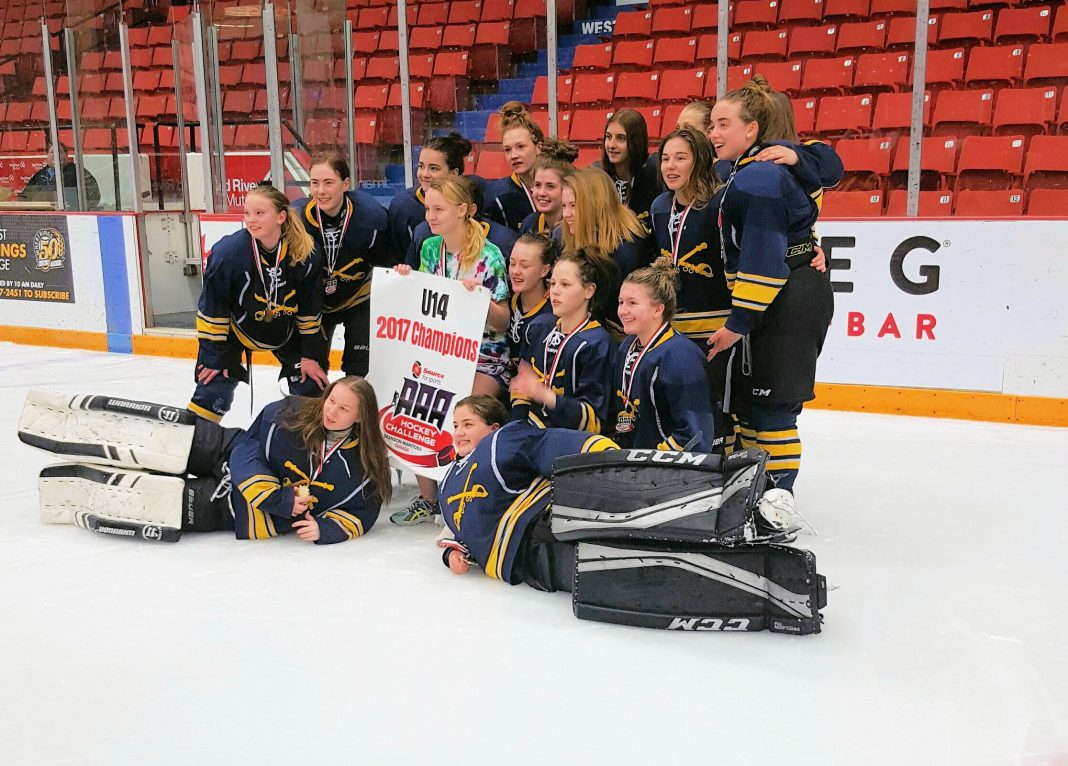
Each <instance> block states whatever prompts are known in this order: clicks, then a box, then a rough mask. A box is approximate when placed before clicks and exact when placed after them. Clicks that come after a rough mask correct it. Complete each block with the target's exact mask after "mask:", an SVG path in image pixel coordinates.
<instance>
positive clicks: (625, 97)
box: [615, 71, 703, 106]
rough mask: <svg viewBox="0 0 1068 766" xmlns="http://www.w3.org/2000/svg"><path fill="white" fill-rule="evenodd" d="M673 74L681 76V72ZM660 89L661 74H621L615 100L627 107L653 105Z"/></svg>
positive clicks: (618, 78)
mask: <svg viewBox="0 0 1068 766" xmlns="http://www.w3.org/2000/svg"><path fill="white" fill-rule="evenodd" d="M672 74H679V71H673V72H672ZM702 84H703V83H702ZM659 88H660V73H659V72H621V73H620V74H619V77H617V78H616V96H615V98H616V101H619V102H621V103H622V104H625V105H627V106H632V105H634V104H637V103H642V104H651V103H653V102H655V101H656V94H657V91H658V90H659Z"/></svg>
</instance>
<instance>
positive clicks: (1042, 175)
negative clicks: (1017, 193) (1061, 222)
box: [1024, 136, 1068, 215]
mask: <svg viewBox="0 0 1068 766" xmlns="http://www.w3.org/2000/svg"><path fill="white" fill-rule="evenodd" d="M1024 185H1025V187H1026V188H1027V189H1029V190H1030V189H1036V188H1039V187H1042V188H1047V189H1068V136H1035V137H1034V138H1033V139H1031V146H1030V148H1029V149H1028V151H1027V164H1026V165H1025V166H1024ZM1062 215H1068V208H1066V209H1065V211H1063V212H1062Z"/></svg>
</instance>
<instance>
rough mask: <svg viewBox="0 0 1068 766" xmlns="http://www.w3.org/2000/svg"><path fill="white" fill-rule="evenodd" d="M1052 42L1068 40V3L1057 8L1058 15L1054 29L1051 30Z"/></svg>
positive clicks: (1054, 21) (1054, 22)
mask: <svg viewBox="0 0 1068 766" xmlns="http://www.w3.org/2000/svg"><path fill="white" fill-rule="evenodd" d="M1050 42H1054V43H1066V42H1068V5H1062V6H1061V7H1060V8H1058V9H1057V17H1056V18H1055V19H1054V20H1053V29H1052V30H1051V31H1050Z"/></svg>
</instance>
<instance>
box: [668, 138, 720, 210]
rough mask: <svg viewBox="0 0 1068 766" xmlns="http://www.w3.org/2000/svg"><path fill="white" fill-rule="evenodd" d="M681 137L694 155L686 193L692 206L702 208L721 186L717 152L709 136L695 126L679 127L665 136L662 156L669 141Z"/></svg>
mask: <svg viewBox="0 0 1068 766" xmlns="http://www.w3.org/2000/svg"><path fill="white" fill-rule="evenodd" d="M675 138H677V139H679V140H680V141H684V142H686V145H687V146H688V147H689V149H690V156H691V157H693V164H692V165H691V166H690V178H689V180H688V181H687V182H686V186H685V187H684V188H685V191H686V195H687V196H688V197H689V198H690V206H691V207H693V208H694V209H695V210H701V209H702V208H704V207H705V206H707V205H708V203H709V202H710V201H711V200H712V197H713V195H715V193H716V189H717V188H719V184H720V181H719V175H718V174H717V173H716V153H715V150H714V149H713V148H712V143H711V142H710V141H709V140H708V136H706V135H705V134H704V133H702V132H701V131H699V130H696V129H694V128H679V129H678V130H673V131H672V132H670V133H668V134H667V135H666V136H664V140H663V141H661V142H660V156H661V158H663V156H664V148H665V147H666V146H667V144H668V141H671V140H672V139H675Z"/></svg>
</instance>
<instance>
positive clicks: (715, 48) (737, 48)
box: [697, 34, 742, 62]
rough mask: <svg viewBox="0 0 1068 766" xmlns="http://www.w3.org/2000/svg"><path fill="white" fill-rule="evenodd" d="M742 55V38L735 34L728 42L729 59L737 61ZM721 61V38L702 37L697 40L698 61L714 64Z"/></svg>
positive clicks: (714, 36)
mask: <svg viewBox="0 0 1068 766" xmlns="http://www.w3.org/2000/svg"><path fill="white" fill-rule="evenodd" d="M741 54H742V36H741V35H740V34H733V35H731V36H730V39H729V40H728V41H727V58H728V59H729V60H730V61H736V60H737V59H738V57H739V56H741ZM718 60H719V38H718V36H717V35H700V36H699V37H698V38H697V61H699V62H713V61H718Z"/></svg>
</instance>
